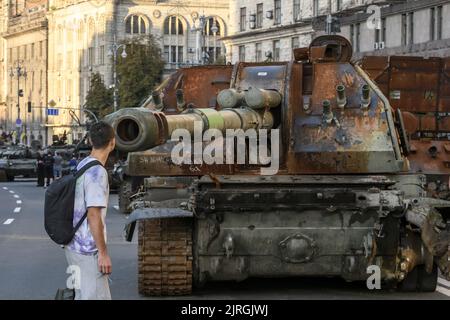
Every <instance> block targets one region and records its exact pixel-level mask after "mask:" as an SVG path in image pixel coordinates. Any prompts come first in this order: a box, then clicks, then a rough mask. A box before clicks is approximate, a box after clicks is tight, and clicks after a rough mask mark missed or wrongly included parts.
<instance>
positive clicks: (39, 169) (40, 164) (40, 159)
mask: <svg viewBox="0 0 450 320" xmlns="http://www.w3.org/2000/svg"><path fill="white" fill-rule="evenodd" d="M36 162H37V163H36V173H37V178H38V181H37V186H38V187H43V186H44V184H45V166H44V156H43V154H42V153H41V148H39V149H38V152H37V161H36Z"/></svg>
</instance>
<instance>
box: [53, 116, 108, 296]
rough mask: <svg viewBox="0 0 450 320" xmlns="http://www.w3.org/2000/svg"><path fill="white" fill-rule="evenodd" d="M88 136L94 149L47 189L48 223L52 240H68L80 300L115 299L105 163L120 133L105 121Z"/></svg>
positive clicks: (93, 128)
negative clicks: (111, 283) (73, 171)
mask: <svg viewBox="0 0 450 320" xmlns="http://www.w3.org/2000/svg"><path fill="white" fill-rule="evenodd" d="M89 140H90V143H91V145H92V152H91V154H90V155H89V156H88V157H86V158H85V159H83V161H81V162H80V163H79V164H78V166H77V173H76V174H75V175H68V176H64V177H63V178H61V179H59V180H57V181H55V182H54V183H52V185H51V186H50V187H49V188H48V189H47V193H46V198H45V229H46V231H47V233H48V234H49V236H50V238H52V240H54V241H55V242H56V243H58V244H61V245H65V253H66V258H67V262H68V264H69V266H70V267H71V269H72V270H75V273H74V274H73V275H72V276H73V277H75V278H76V279H77V281H75V283H76V284H77V285H75V288H74V289H75V300H110V299H111V293H110V290H109V284H108V279H109V278H108V275H109V274H110V273H111V271H112V266H111V259H110V257H109V254H108V250H107V246H106V225H105V217H106V209H107V207H108V198H109V183H108V173H107V171H106V169H105V168H104V165H105V163H106V160H107V159H108V156H109V153H110V152H111V151H112V150H114V147H115V133H114V130H113V128H112V127H111V126H110V125H109V124H107V123H105V122H102V121H100V122H97V123H95V124H93V125H92V126H91V128H90V130H89ZM71 205H72V207H73V210H72V207H70V206H71ZM67 207H70V208H67ZM68 219H69V225H67V221H68ZM70 219H73V220H72V221H73V223H72V224H70V221H71V220H70Z"/></svg>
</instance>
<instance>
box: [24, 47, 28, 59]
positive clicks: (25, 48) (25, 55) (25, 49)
mask: <svg viewBox="0 0 450 320" xmlns="http://www.w3.org/2000/svg"><path fill="white" fill-rule="evenodd" d="M27 47H28V46H27V45H24V46H23V58H24V59H25V60H26V59H27Z"/></svg>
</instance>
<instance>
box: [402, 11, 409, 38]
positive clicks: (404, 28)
mask: <svg viewBox="0 0 450 320" xmlns="http://www.w3.org/2000/svg"><path fill="white" fill-rule="evenodd" d="M407 31H408V24H407V21H406V14H402V45H403V46H406V39H407V38H406V35H407Z"/></svg>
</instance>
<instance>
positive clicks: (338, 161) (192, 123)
mask: <svg viewBox="0 0 450 320" xmlns="http://www.w3.org/2000/svg"><path fill="white" fill-rule="evenodd" d="M351 53H352V48H351V45H350V43H349V42H348V41H347V40H346V39H345V38H342V37H339V36H324V37H319V38H317V39H315V40H314V41H313V42H312V44H311V46H310V47H309V48H304V49H298V50H296V51H295V52H294V56H295V57H296V59H295V60H294V61H291V62H274V63H245V62H241V63H238V64H237V65H235V66H234V70H233V74H232V76H231V83H230V86H229V88H226V89H223V90H221V91H220V92H218V94H217V98H216V102H217V105H216V106H215V107H208V106H204V107H202V108H195V107H193V105H192V103H191V101H190V99H189V98H188V95H187V92H186V91H185V92H184V95H183V96H182V97H181V95H180V94H178V95H179V96H178V99H177V101H175V102H174V103H175V104H176V105H178V106H182V105H183V108H181V107H180V108H179V109H180V110H182V111H180V113H179V114H172V115H167V114H164V113H162V112H159V111H157V110H156V109H154V110H148V109H145V108H137V109H126V110H120V111H118V112H117V113H115V114H113V115H111V116H109V117H108V121H109V122H110V123H111V124H112V125H113V127H114V128H115V129H116V134H117V136H116V140H117V147H118V148H119V149H121V150H124V151H129V152H130V153H129V155H128V168H127V170H128V174H130V175H132V176H141V177H143V178H144V191H145V193H144V195H143V196H142V198H140V199H136V201H134V203H133V205H134V211H133V213H132V214H131V216H130V217H129V221H130V222H131V223H130V225H129V226H128V237H129V239H130V238H131V236H132V233H133V232H132V231H133V230H134V224H135V221H138V220H140V223H139V253H138V254H139V290H140V292H141V293H143V294H148V295H172V294H189V293H190V292H191V290H192V287H193V286H197V285H200V284H202V283H204V282H205V281H222V280H242V279H245V278H248V277H287V276H340V277H343V278H344V279H346V280H349V281H352V280H364V279H367V278H368V277H369V275H371V272H370V271H368V270H377V269H378V270H380V274H381V278H382V280H383V283H384V284H385V285H389V286H398V287H399V288H401V289H403V290H420V291H434V290H435V288H436V282H437V272H438V271H437V270H438V268H439V269H440V270H441V272H442V274H443V275H444V276H445V277H447V278H450V268H449V260H448V259H449V253H448V248H449V244H450V233H449V231H450V226H449V222H450V221H449V220H450V216H449V214H448V213H449V208H450V204H449V203H448V202H445V201H442V200H436V199H429V198H427V197H426V195H425V193H424V192H423V185H424V184H425V179H424V177H423V176H421V175H418V174H412V173H410V166H409V161H408V158H407V156H406V154H407V153H408V151H407V150H408V144H407V143H406V141H405V140H404V139H402V138H401V130H400V129H401V126H400V125H399V121H395V119H394V114H393V111H392V108H391V105H390V103H389V100H388V99H387V98H386V96H385V95H383V93H382V91H381V90H380V89H379V88H378V87H377V86H376V85H375V83H374V82H373V81H372V80H371V79H370V77H369V76H368V75H367V74H366V73H365V72H364V71H363V70H362V69H361V68H360V67H359V66H357V65H354V64H352V63H351V62H350V59H351ZM177 102H178V103H177ZM212 132H213V133H214V138H212ZM230 132H231V133H234V134H235V136H232V138H231V139H228V138H229V136H228V134H229V133H230ZM255 137H256V138H255ZM196 138H200V140H198V139H196ZM228 143H232V144H231V146H233V147H234V146H237V149H236V148H235V149H233V148H229V146H230V145H229V144H228ZM186 146H188V148H185V147H186ZM239 146H240V147H242V146H244V148H241V149H239ZM177 150H178V151H179V150H183V161H178V160H179V159H175V158H174V154H177V152H175V151H177ZM208 150H209V151H211V150H214V152H209V154H208V152H207V151H208ZM252 150H253V151H255V150H257V154H256V155H255V154H253V153H252ZM261 150H263V151H264V152H261ZM198 151H200V158H196V156H199V153H198ZM222 151H223V152H222ZM261 154H263V155H265V157H262V156H261ZM230 155H231V157H230V158H231V159H233V160H236V159H244V160H245V161H243V162H239V161H234V162H232V163H230V162H229V161H228V160H229V158H228V157H229V156H230ZM211 158H213V159H214V160H215V161H212V162H211V161H210V160H211ZM255 159H256V161H255ZM267 159H269V161H266V160H267ZM198 160H200V161H198ZM269 169H270V170H269ZM175 243H176V245H174V244H175Z"/></svg>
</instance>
